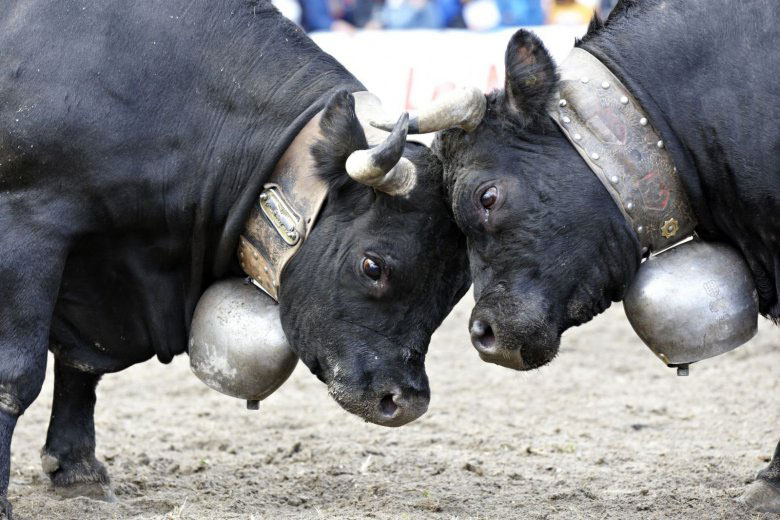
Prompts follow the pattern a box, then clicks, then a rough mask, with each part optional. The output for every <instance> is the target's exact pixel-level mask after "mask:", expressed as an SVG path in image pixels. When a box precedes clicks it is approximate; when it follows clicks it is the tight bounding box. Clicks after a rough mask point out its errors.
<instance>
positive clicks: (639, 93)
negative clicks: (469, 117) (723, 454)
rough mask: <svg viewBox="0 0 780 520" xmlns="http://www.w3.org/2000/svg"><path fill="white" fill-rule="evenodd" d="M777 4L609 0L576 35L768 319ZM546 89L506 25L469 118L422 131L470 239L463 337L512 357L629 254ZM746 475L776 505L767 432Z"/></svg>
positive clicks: (777, 237) (552, 334)
mask: <svg viewBox="0 0 780 520" xmlns="http://www.w3.org/2000/svg"><path fill="white" fill-rule="evenodd" d="M778 20H780V3H777V2H774V1H770V0H752V1H746V2H739V3H734V2H732V1H731V0H690V1H686V2H671V1H668V0H645V1H641V2H640V1H638V0H623V1H621V2H619V3H618V4H617V6H616V8H615V10H614V11H613V12H612V14H611V15H610V17H609V18H608V20H607V21H606V22H605V23H601V22H600V21H599V20H594V22H593V23H592V24H591V26H590V27H589V30H588V33H587V34H586V36H585V37H584V38H583V39H582V41H580V42H579V43H578V45H579V46H581V47H582V48H584V49H585V50H587V51H589V52H590V53H591V54H593V55H594V56H596V57H597V58H598V59H600V60H601V61H602V63H603V64H604V65H606V66H607V67H608V68H609V69H610V70H611V71H612V73H613V74H615V75H616V76H617V77H618V78H619V79H620V80H621V82H622V83H623V84H624V85H626V87H627V88H628V89H629V90H630V91H631V93H632V94H633V95H634V97H635V98H636V99H637V100H638V101H639V103H640V104H641V105H642V107H643V108H644V110H645V111H646V112H647V114H648V116H649V120H650V121H651V122H652V124H653V125H654V126H655V127H656V128H657V129H658V130H659V131H660V133H661V135H662V138H663V143H665V147H666V149H668V151H669V152H670V153H671V156H672V159H673V161H674V164H675V165H676V167H677V169H678V171H679V176H680V178H681V180H682V182H683V185H684V187H685V190H686V192H687V195H688V197H689V199H690V202H691V204H692V209H693V211H694V213H695V215H696V217H697V219H698V222H699V225H698V228H697V232H698V234H699V236H700V237H701V238H703V239H704V240H710V241H720V242H726V243H729V244H731V245H732V246H734V247H736V248H737V249H738V250H739V251H740V252H741V253H742V255H743V256H744V258H745V260H746V261H747V264H748V265H749V267H750V270H751V272H752V275H753V278H754V281H755V285H756V288H757V292H758V298H759V308H760V312H761V313H762V314H763V315H764V316H766V317H768V318H771V319H774V320H775V321H777V320H778V319H780V94H779V93H780V90H779V89H778V88H777V78H776V76H777V73H778V71H780V52H778V49H780V26H779V25H778ZM605 88H608V87H605ZM557 89H558V85H557V74H556V70H555V65H554V63H553V61H552V58H551V57H550V55H549V54H548V53H547V51H546V49H545V48H544V46H543V45H542V43H541V41H540V40H539V39H538V38H537V37H536V36H534V35H533V34H532V33H529V32H527V31H518V32H517V33H516V34H515V35H514V37H513V38H512V40H511V41H510V43H509V45H508V47H507V51H506V85H505V89H504V90H502V91H499V92H496V93H493V94H490V95H488V96H487V110H486V112H485V114H486V115H485V116H484V118H483V119H481V122H479V126H476V124H475V122H473V121H472V122H471V124H472V127H473V126H476V128H475V129H474V130H473V131H471V132H467V131H463V130H460V129H450V130H447V131H444V132H442V133H441V134H439V136H438V137H437V140H436V141H435V142H434V149H435V150H436V151H437V153H438V155H439V157H440V159H441V160H442V162H443V164H444V169H445V183H446V184H447V186H448V190H449V196H450V200H451V203H452V208H453V212H454V215H455V218H456V220H457V222H458V225H459V227H460V228H461V230H462V231H464V233H465V234H466V235H467V238H468V242H469V259H470V262H471V270H472V276H473V278H474V288H475V297H476V300H477V301H476V306H475V308H474V311H473V313H472V317H471V323H470V328H471V334H472V341H473V343H474V346H475V348H476V349H477V350H478V351H479V352H480V355H481V357H483V359H485V360H487V361H491V362H494V363H498V364H502V365H506V366H510V367H512V368H517V369H531V368H535V367H538V366H541V365H543V364H545V363H547V362H549V361H550V360H552V359H553V358H554V357H555V355H556V354H557V352H558V346H559V343H560V337H561V333H562V332H563V331H564V330H566V329H568V328H569V327H572V326H576V325H580V324H582V323H585V322H587V321H589V320H590V319H591V318H593V317H594V316H596V315H597V314H599V313H601V312H602V311H604V310H605V309H606V308H607V307H608V306H609V305H610V303H611V302H612V301H619V300H621V299H622V298H623V297H624V294H625V292H626V289H627V287H628V286H629V285H630V284H631V281H632V279H633V277H634V275H635V273H636V271H637V269H638V267H639V265H640V261H641V257H642V251H641V249H642V248H641V246H640V243H639V241H638V240H637V237H636V235H635V233H634V231H633V230H632V229H631V227H630V226H629V224H628V223H627V221H626V219H625V218H624V217H623V215H622V213H621V212H620V210H619V209H618V207H617V205H616V204H615V203H614V202H613V200H612V198H611V197H610V196H609V194H608V192H607V190H606V189H605V188H604V186H603V185H602V184H601V182H600V181H599V180H598V179H597V177H596V176H595V175H594V174H593V173H592V172H591V171H590V169H589V168H588V166H587V164H586V163H585V161H584V160H583V159H582V158H581V157H580V156H579V155H578V153H577V151H576V150H575V148H574V147H573V146H572V145H571V144H570V143H569V142H568V141H567V140H566V138H565V136H564V135H563V134H562V133H561V131H560V130H559V129H558V127H557V126H556V125H555V123H554V122H553V120H552V119H551V117H550V116H549V115H548V112H547V110H548V109H549V107H550V106H551V104H552V103H556V100H555V97H554V93H555V91H556V90H557ZM479 101H480V103H481V102H483V100H479ZM438 113H442V114H446V113H447V110H440V111H439V112H438ZM420 114H421V115H420V121H419V125H420V126H421V127H422V126H424V125H425V123H426V121H423V115H425V116H424V117H425V118H427V119H429V120H431V121H434V122H435V120H436V118H437V117H438V116H437V115H436V114H437V113H436V112H435V109H434V108H433V107H431V108H430V109H429V110H423V111H421V112H420ZM431 114H433V115H431ZM426 128H428V130H430V129H431V126H430V125H429V126H426ZM442 128H443V127H441V126H440V127H438V128H434V129H442ZM756 485H758V486H764V487H763V488H762V489H763V490H764V493H763V497H764V498H760V497H759V498H756V495H755V494H754V495H753V496H752V498H751V501H752V503H753V505H755V506H756V507H759V508H769V509H771V508H772V507H774V508H775V509H776V510H780V446H778V450H777V452H776V453H775V457H774V459H773V461H772V462H771V464H770V466H769V468H767V469H766V470H764V471H763V472H762V473H761V479H760V480H759V481H758V482H757V483H756ZM753 489H756V487H754V488H753ZM771 496H773V497H774V498H769V497H771ZM772 500H774V505H771V502H772Z"/></svg>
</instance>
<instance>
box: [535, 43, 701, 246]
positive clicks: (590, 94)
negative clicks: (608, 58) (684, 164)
mask: <svg viewBox="0 0 780 520" xmlns="http://www.w3.org/2000/svg"><path fill="white" fill-rule="evenodd" d="M559 74H560V78H561V80H560V83H559V85H560V90H559V92H558V94H557V96H556V99H555V105H554V106H553V107H551V109H550V111H549V113H550V116H551V117H552V118H553V120H554V121H555V122H556V123H557V124H558V126H559V127H560V128H561V130H562V131H563V133H564V135H565V136H566V137H567V138H568V140H569V141H570V142H571V143H572V145H574V148H575V149H576V150H577V151H578V152H579V154H580V155H581V156H582V157H583V159H585V162H586V163H587V164H588V166H589V167H590V169H591V170H592V171H593V173H595V174H596V177H598V178H599V180H600V181H601V182H602V184H604V186H605V187H606V188H607V191H608V192H609V194H610V195H611V196H612V198H613V199H614V201H615V203H617V205H618V207H619V208H620V211H621V212H622V213H623V215H624V216H625V218H626V219H627V220H628V222H629V224H630V225H631V227H632V228H633V229H634V232H635V233H636V235H637V237H638V238H639V242H640V243H641V245H642V248H643V250H642V252H643V253H648V252H655V253H657V252H660V251H663V250H665V249H668V248H669V247H672V246H674V245H675V244H678V243H679V242H681V241H683V240H685V239H687V238H689V237H690V236H691V235H692V234H693V232H694V229H695V228H696V224H697V222H696V217H695V216H694V215H693V212H692V211H691V208H690V204H689V203H688V199H687V197H686V195H685V190H684V188H683V186H682V183H681V182H680V179H679V177H678V176H677V169H676V168H675V167H674V163H673V162H672V158H671V156H670V154H669V152H667V151H666V149H665V147H664V143H663V141H662V139H661V137H660V135H659V133H658V132H657V131H656V130H655V129H654V128H653V126H652V124H651V122H650V121H649V120H648V117H647V114H645V113H644V111H643V110H642V107H641V106H640V105H639V103H638V102H637V101H636V99H634V97H633V96H632V95H631V93H630V92H629V91H628V89H626V87H625V86H624V85H623V84H622V83H621V82H620V80H619V79H618V78H617V77H615V75H614V74H612V72H611V71H610V70H609V69H608V68H607V67H606V66H604V64H602V63H601V62H600V61H599V60H598V59H597V58H595V57H594V56H593V55H592V54H590V53H589V52H587V51H585V50H582V49H579V48H575V49H572V51H571V53H570V54H569V56H568V57H567V58H566V60H565V61H564V62H563V63H562V64H561V66H560V68H559Z"/></svg>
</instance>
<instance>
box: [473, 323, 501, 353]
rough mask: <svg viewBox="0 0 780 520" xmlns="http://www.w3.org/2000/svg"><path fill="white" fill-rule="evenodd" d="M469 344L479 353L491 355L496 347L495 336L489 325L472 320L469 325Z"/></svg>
mask: <svg viewBox="0 0 780 520" xmlns="http://www.w3.org/2000/svg"><path fill="white" fill-rule="evenodd" d="M471 344H472V345H474V348H475V349H477V350H478V351H479V352H480V354H481V353H486V354H487V353H492V352H493V351H494V350H495V346H496V335H495V334H494V333H493V327H491V326H490V323H488V322H487V321H482V320H474V322H473V323H472V324H471Z"/></svg>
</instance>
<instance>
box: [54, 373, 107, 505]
mask: <svg viewBox="0 0 780 520" xmlns="http://www.w3.org/2000/svg"><path fill="white" fill-rule="evenodd" d="M99 380H100V376H99V375H96V374H89V373H87V372H82V371H80V370H77V369H75V368H71V367H69V366H67V365H65V364H64V363H62V362H61V361H59V360H55V362H54V402H53V404H52V408H51V419H50V420H49V431H48V433H47V435H46V445H45V446H44V447H43V450H41V465H42V466H43V471H44V472H45V473H46V474H48V475H49V478H50V479H51V482H52V484H53V485H54V490H55V491H56V492H57V494H58V495H60V496H63V497H65V498H72V497H76V496H87V497H90V498H95V499H100V500H107V501H113V500H115V497H114V494H113V492H112V491H111V487H110V481H109V478H108V472H107V471H106V468H105V466H103V464H101V463H100V462H99V461H98V460H97V459H96V458H95V419H94V414H95V399H96V398H95V387H96V386H97V383H98V381H99Z"/></svg>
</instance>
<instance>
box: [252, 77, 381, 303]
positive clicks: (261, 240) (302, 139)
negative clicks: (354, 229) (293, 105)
mask: <svg viewBox="0 0 780 520" xmlns="http://www.w3.org/2000/svg"><path fill="white" fill-rule="evenodd" d="M352 96H353V97H354V99H355V112H356V114H357V116H358V120H359V121H360V123H361V126H362V127H363V131H364V133H365V134H366V140H367V141H368V144H369V145H371V146H376V145H377V144H379V143H381V142H382V141H383V140H384V139H385V137H386V136H387V132H384V131H382V130H379V129H376V128H374V127H373V126H371V125H370V124H369V121H371V120H375V119H379V118H380V116H381V115H382V108H381V103H380V101H379V99H378V98H377V97H376V96H374V95H373V94H371V93H369V92H365V91H361V92H355V93H353V94H352ZM322 114H323V111H320V112H318V113H317V114H316V115H315V116H314V117H313V118H312V119H311V120H310V121H309V122H308V123H306V125H305V126H304V127H303V128H302V129H301V131H300V132H299V133H298V135H296V136H295V138H294V139H293V141H292V142H291V143H290V146H288V147H287V149H286V150H285V152H284V153H283V154H282V157H281V158H280V159H279V161H278V162H277V163H276V166H275V167H274V170H273V172H272V173H271V176H270V177H269V178H268V179H267V182H266V183H265V184H264V185H263V190H262V191H261V192H260V195H259V196H258V197H257V200H256V201H255V203H254V204H253V206H252V209H251V211H250V213H249V218H248V219H247V221H246V223H245V224H244V230H243V232H242V233H241V235H240V237H239V243H238V260H239V263H240V264H241V268H242V269H243V270H244V272H245V273H246V274H247V275H249V277H250V279H251V280H252V283H254V285H256V286H257V287H259V288H260V289H262V290H263V291H264V292H265V293H266V294H268V295H269V296H270V297H271V298H273V299H274V300H275V301H277V302H278V301H279V290H280V287H281V277H282V274H283V273H284V269H285V267H287V264H289V262H290V260H292V259H293V257H294V256H295V255H296V254H297V253H298V251H300V249H301V247H303V244H304V242H305V241H306V239H308V238H309V236H310V235H311V232H312V229H314V225H315V224H316V223H317V217H318V215H319V213H320V210H321V209H322V207H323V205H324V204H325V200H326V199H327V196H328V185H327V183H326V182H325V181H323V180H322V179H321V177H320V176H319V175H318V173H317V168H316V164H315V161H314V157H313V156H312V154H311V149H312V146H313V145H314V144H315V143H316V142H317V141H319V140H321V139H324V138H325V136H324V135H323V134H322V130H321V128H320V120H321V119H322ZM345 175H346V173H345Z"/></svg>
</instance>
